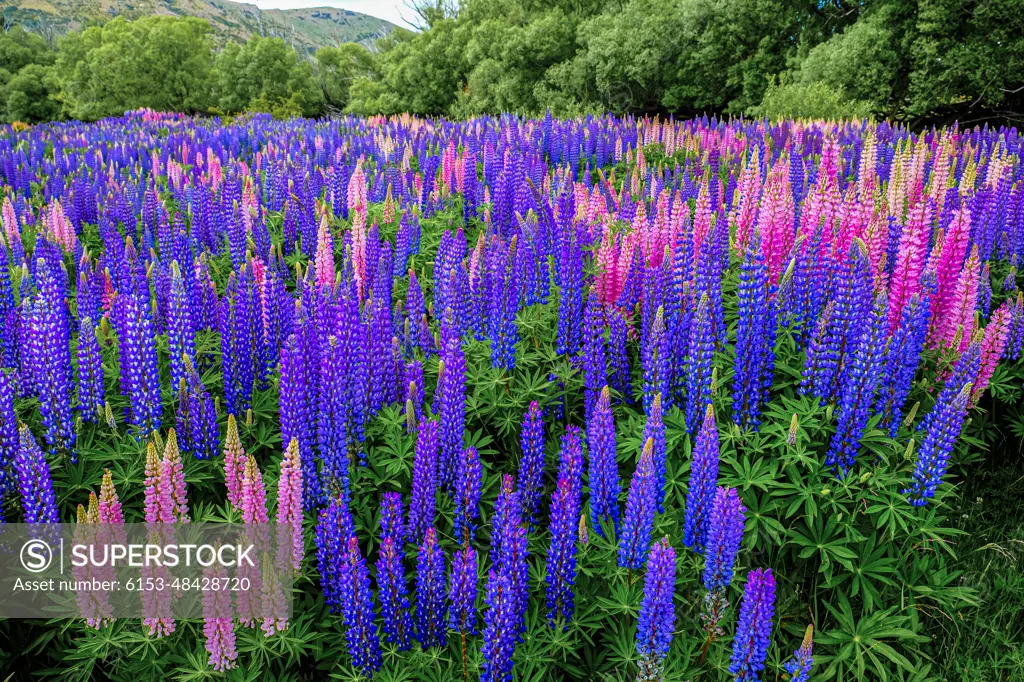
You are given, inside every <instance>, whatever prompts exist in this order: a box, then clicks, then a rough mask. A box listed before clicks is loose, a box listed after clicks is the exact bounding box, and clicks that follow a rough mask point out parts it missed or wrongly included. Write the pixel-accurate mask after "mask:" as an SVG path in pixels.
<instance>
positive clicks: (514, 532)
mask: <svg viewBox="0 0 1024 682" xmlns="http://www.w3.org/2000/svg"><path fill="white" fill-rule="evenodd" d="M521 514H522V509H521V505H520V502H519V493H517V492H516V491H515V483H514V481H513V479H512V476H510V475H508V474H506V475H505V476H504V477H503V478H502V481H501V490H500V492H499V493H498V499H497V501H496V502H495V504H494V516H493V524H494V528H493V530H492V532H491V557H492V561H493V562H494V566H495V568H496V569H497V570H498V571H499V572H500V573H501V574H502V575H504V576H506V577H508V579H509V586H508V588H509V599H510V600H511V601H512V604H513V607H514V611H513V613H514V614H515V615H516V620H515V623H514V624H515V628H516V634H517V635H519V634H521V633H523V632H525V629H526V623H525V621H524V618H525V616H526V607H527V598H528V594H529V585H528V582H529V564H527V561H526V560H527V557H528V556H529V552H528V549H527V544H528V543H527V535H526V525H525V524H524V523H523V521H522V517H521Z"/></svg>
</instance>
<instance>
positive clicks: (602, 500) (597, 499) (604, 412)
mask: <svg viewBox="0 0 1024 682" xmlns="http://www.w3.org/2000/svg"><path fill="white" fill-rule="evenodd" d="M587 447H588V450H589V453H590V466H589V469H588V477H589V481H590V520H591V522H592V523H593V524H594V530H596V531H597V532H598V534H599V535H601V536H602V537H603V536H604V531H603V530H602V529H601V520H602V519H603V520H604V521H606V522H608V521H610V522H612V523H614V525H615V528H616V529H618V527H619V467H618V464H617V463H616V461H615V420H614V418H613V417H612V408H611V398H610V394H609V391H608V387H607V386H606V387H605V388H604V390H603V391H601V396H600V397H599V398H598V399H597V404H596V405H595V406H594V411H593V414H592V415H591V417H590V423H589V424H588V425H587Z"/></svg>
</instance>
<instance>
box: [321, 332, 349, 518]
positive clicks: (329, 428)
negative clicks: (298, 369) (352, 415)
mask: <svg viewBox="0 0 1024 682" xmlns="http://www.w3.org/2000/svg"><path fill="white" fill-rule="evenodd" d="M343 356H344V349H343V348H342V345H341V341H340V339H338V337H337V336H329V337H328V338H327V344H326V346H325V347H324V356H323V358H321V361H320V390H319V394H320V411H319V415H318V420H317V443H318V445H319V447H320V459H321V461H322V462H323V464H324V472H323V473H324V477H325V480H330V481H333V482H334V484H335V485H337V486H339V487H340V488H341V490H343V491H344V494H345V496H346V498H347V497H348V492H349V485H348V484H349V454H348V430H347V427H348V419H347V416H348V406H347V404H346V402H347V401H346V398H347V396H346V390H345V363H344V357H343Z"/></svg>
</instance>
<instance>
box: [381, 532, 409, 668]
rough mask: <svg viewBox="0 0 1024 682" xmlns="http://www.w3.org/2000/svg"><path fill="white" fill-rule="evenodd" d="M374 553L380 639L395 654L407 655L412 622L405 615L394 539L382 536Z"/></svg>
mask: <svg viewBox="0 0 1024 682" xmlns="http://www.w3.org/2000/svg"><path fill="white" fill-rule="evenodd" d="M378 552H379V554H378V558H377V586H378V589H379V591H380V610H381V621H382V623H383V626H384V636H385V638H386V639H387V641H388V642H389V643H391V644H394V645H395V646H397V647H398V650H399V651H407V650H409V649H410V648H412V640H411V639H410V637H411V635H412V618H411V617H410V615H409V597H408V594H407V590H406V584H405V569H404V567H403V566H402V553H401V550H400V549H399V547H398V545H397V544H396V542H395V539H394V538H392V537H386V536H385V537H383V538H382V539H381V543H380V548H379V550H378Z"/></svg>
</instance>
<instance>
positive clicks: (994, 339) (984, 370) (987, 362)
mask: <svg viewBox="0 0 1024 682" xmlns="http://www.w3.org/2000/svg"><path fill="white" fill-rule="evenodd" d="M1012 317H1013V300H1012V299H1007V300H1006V301H1004V302H1003V304H1002V305H1001V306H999V307H998V308H997V309H996V311H995V312H994V313H992V318H991V319H990V320H989V323H988V326H987V327H985V339H984V341H982V342H981V366H980V367H979V368H978V377H977V379H975V380H974V388H973V390H972V392H971V403H972V404H976V403H977V402H978V400H979V399H980V398H981V395H982V394H983V393H984V392H985V389H986V388H988V382H989V379H991V378H992V373H993V372H994V371H995V369H996V365H997V364H999V358H1001V357H1002V355H1003V350H1004V349H1005V348H1006V339H1007V336H1008V335H1009V332H1010V320H1011V318H1012Z"/></svg>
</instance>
